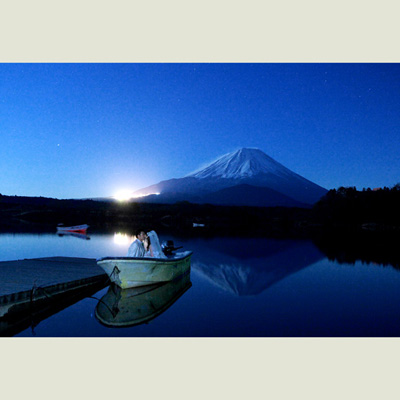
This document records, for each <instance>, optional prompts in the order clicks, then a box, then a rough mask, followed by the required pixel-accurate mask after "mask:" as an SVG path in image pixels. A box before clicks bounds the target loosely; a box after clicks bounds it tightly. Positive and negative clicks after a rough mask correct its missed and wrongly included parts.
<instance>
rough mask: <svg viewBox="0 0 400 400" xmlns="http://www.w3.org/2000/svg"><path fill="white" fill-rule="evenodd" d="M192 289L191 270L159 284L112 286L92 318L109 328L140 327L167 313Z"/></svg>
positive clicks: (98, 304)
mask: <svg viewBox="0 0 400 400" xmlns="http://www.w3.org/2000/svg"><path fill="white" fill-rule="evenodd" d="M191 286H192V283H191V281H190V271H189V272H188V273H186V274H185V275H183V276H181V277H179V278H178V279H176V280H173V281H170V282H166V283H161V284H154V285H147V286H141V287H135V288H130V289H121V288H120V287H118V286H117V285H115V284H111V285H110V287H109V289H108V291H107V293H106V294H105V295H104V296H103V297H102V298H101V299H100V301H99V302H98V303H97V306H96V309H95V316H96V318H97V320H98V321H99V322H100V323H102V324H103V325H105V326H109V327H129V326H135V325H139V324H143V323H146V322H149V321H150V320H152V319H154V318H156V317H157V316H159V315H160V314H162V313H163V312H164V311H166V310H167V309H168V308H169V307H171V306H172V304H173V303H175V301H177V300H178V299H179V297H181V296H182V295H183V294H184V293H185V292H186V291H187V290H188V289H189V288H190V287H191Z"/></svg>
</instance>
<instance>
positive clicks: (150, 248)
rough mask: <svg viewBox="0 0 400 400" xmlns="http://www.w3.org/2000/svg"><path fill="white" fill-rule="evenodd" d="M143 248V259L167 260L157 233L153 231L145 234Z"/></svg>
mask: <svg viewBox="0 0 400 400" xmlns="http://www.w3.org/2000/svg"><path fill="white" fill-rule="evenodd" d="M144 247H145V249H146V253H145V255H144V256H145V257H155V258H167V256H166V255H165V254H164V253H163V251H162V249H161V246H160V241H159V240H158V236H157V233H155V232H154V231H150V232H147V238H146V239H145V241H144Z"/></svg>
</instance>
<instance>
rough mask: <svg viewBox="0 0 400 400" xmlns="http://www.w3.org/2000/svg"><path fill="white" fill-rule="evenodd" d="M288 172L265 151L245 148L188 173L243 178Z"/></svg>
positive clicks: (191, 175)
mask: <svg viewBox="0 0 400 400" xmlns="http://www.w3.org/2000/svg"><path fill="white" fill-rule="evenodd" d="M288 172H289V170H288V169H287V168H285V167H284V166H283V165H281V164H279V163H278V162H276V161H275V160H274V159H272V158H271V157H269V156H267V155H266V154H265V153H264V152H263V151H261V150H259V149H254V148H243V149H240V150H237V151H235V152H233V153H229V154H225V155H224V156H222V157H220V158H219V159H218V160H216V161H214V162H213V163H211V164H210V165H208V166H207V167H205V168H203V169H201V170H197V171H195V172H193V173H192V174H190V175H188V177H193V178H200V179H202V178H217V177H218V178H227V179H241V178H249V177H252V176H256V175H258V174H261V173H263V174H271V173H272V174H276V175H286V174H287V173H288Z"/></svg>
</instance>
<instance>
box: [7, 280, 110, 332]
mask: <svg viewBox="0 0 400 400" xmlns="http://www.w3.org/2000/svg"><path fill="white" fill-rule="evenodd" d="M107 282H108V280H107V279H106V277H102V276H98V277H96V278H89V279H82V280H80V281H76V282H70V283H62V284H58V285H53V286H49V287H45V288H43V287H36V288H34V289H35V290H33V289H32V290H28V291H24V292H18V293H11V294H7V295H2V296H0V336H14V335H16V334H18V333H19V332H21V331H23V330H25V329H27V328H29V327H30V328H31V330H32V334H33V335H35V331H34V329H35V327H36V326H37V325H38V324H39V323H40V322H41V321H44V320H45V319H47V318H49V317H51V316H52V315H54V314H57V313H59V312H60V311H61V310H63V309H65V308H67V307H69V306H71V305H72V304H75V303H77V302H79V301H80V300H82V299H84V298H86V297H90V296H92V295H93V294H94V293H96V292H98V291H99V290H100V289H102V288H104V287H105V286H106V283H107Z"/></svg>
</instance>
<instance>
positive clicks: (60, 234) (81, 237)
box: [57, 232, 90, 240]
mask: <svg viewBox="0 0 400 400" xmlns="http://www.w3.org/2000/svg"><path fill="white" fill-rule="evenodd" d="M57 235H58V236H59V237H63V236H72V237H76V238H78V239H83V240H90V236H88V235H87V234H86V233H77V232H62V233H60V232H57Z"/></svg>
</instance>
